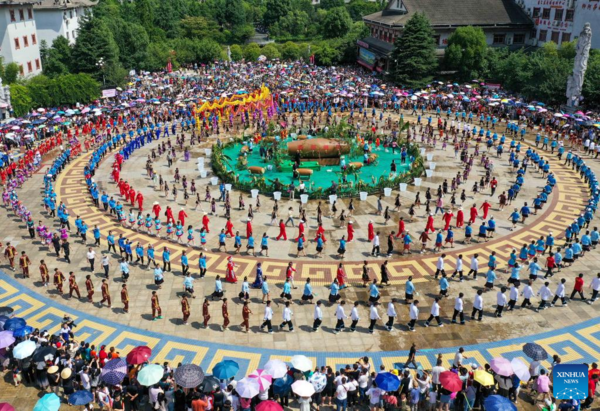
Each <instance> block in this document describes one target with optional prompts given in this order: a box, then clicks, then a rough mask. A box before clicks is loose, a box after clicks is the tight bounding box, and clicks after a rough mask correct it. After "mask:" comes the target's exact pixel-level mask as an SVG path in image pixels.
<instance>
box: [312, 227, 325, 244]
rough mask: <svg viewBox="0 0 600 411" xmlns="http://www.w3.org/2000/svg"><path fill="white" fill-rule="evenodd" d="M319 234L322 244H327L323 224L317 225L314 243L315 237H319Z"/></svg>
mask: <svg viewBox="0 0 600 411" xmlns="http://www.w3.org/2000/svg"><path fill="white" fill-rule="evenodd" d="M319 234H321V240H323V243H325V242H327V239H326V238H325V229H324V228H323V224H319V227H317V233H316V235H315V241H317V237H318V236H319Z"/></svg>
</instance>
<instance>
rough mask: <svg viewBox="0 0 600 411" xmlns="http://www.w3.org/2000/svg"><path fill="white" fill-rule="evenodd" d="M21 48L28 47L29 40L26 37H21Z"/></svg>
mask: <svg viewBox="0 0 600 411" xmlns="http://www.w3.org/2000/svg"><path fill="white" fill-rule="evenodd" d="M23 47H29V39H28V38H27V36H23Z"/></svg>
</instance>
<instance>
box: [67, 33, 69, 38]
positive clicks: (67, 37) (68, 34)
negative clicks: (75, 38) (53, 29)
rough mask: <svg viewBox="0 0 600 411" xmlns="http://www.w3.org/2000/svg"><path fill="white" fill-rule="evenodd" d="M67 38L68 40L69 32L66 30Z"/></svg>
mask: <svg viewBox="0 0 600 411" xmlns="http://www.w3.org/2000/svg"><path fill="white" fill-rule="evenodd" d="M67 40H69V32H68V31H67Z"/></svg>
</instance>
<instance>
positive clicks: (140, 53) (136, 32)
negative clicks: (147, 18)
mask: <svg viewBox="0 0 600 411" xmlns="http://www.w3.org/2000/svg"><path fill="white" fill-rule="evenodd" d="M119 20H120V19H115V22H116V24H114V25H113V27H112V32H113V35H114V38H115V43H116V44H117V46H118V47H119V56H120V61H121V64H122V65H123V66H124V67H127V68H129V69H138V70H139V69H141V68H145V64H146V60H147V59H148V45H149V44H150V36H148V33H147V32H146V29H145V28H144V26H142V25H141V24H138V23H126V22H124V21H123V20H120V21H119Z"/></svg>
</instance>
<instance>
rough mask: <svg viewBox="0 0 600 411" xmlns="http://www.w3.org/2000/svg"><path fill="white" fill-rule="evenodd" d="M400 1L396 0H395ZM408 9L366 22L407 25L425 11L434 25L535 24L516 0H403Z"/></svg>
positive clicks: (373, 15)
mask: <svg viewBox="0 0 600 411" xmlns="http://www.w3.org/2000/svg"><path fill="white" fill-rule="evenodd" d="M392 1H394V2H395V1H396V0H392ZM403 3H404V6H405V7H406V10H407V11H408V12H407V13H406V14H402V15H387V16H386V15H383V14H387V13H382V12H377V13H373V14H369V15H368V16H365V17H364V20H366V21H373V22H378V23H381V24H385V25H391V26H404V24H406V22H407V21H408V20H409V19H410V18H411V17H412V15H413V14H415V13H416V12H422V13H425V15H426V16H427V18H429V21H430V22H431V25H432V26H434V27H435V26H469V25H470V26H494V25H498V26H533V22H532V21H531V19H530V18H529V16H528V15H527V14H526V13H525V11H523V9H521V7H519V6H518V5H517V4H516V3H515V2H514V0H403Z"/></svg>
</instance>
